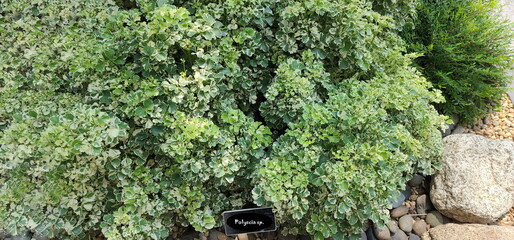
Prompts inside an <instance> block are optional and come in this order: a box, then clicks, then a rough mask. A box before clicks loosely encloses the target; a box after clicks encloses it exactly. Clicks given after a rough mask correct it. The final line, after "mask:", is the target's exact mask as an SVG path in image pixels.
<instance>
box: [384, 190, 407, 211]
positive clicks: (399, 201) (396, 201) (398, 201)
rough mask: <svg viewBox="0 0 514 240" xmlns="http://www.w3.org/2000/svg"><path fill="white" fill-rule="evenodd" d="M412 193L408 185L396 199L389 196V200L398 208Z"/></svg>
mask: <svg viewBox="0 0 514 240" xmlns="http://www.w3.org/2000/svg"><path fill="white" fill-rule="evenodd" d="M410 195H411V190H410V187H409V186H406V188H405V190H403V191H402V192H401V193H400V196H399V197H398V198H396V199H392V198H389V201H390V202H391V203H392V204H393V208H397V207H399V206H401V205H402V203H403V202H404V201H405V199H407V198H408V197H409V196H410Z"/></svg>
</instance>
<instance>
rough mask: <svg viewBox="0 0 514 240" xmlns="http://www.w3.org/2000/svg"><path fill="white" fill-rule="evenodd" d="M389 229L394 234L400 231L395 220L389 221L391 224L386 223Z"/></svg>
mask: <svg viewBox="0 0 514 240" xmlns="http://www.w3.org/2000/svg"><path fill="white" fill-rule="evenodd" d="M386 226H387V228H389V231H391V232H392V233H395V232H396V231H398V223H397V222H396V221H394V220H389V222H387V223H386Z"/></svg>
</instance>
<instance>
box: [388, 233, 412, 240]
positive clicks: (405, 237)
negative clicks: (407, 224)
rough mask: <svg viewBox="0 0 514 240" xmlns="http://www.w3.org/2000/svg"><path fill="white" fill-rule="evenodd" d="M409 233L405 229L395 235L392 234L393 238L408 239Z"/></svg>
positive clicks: (397, 239)
mask: <svg viewBox="0 0 514 240" xmlns="http://www.w3.org/2000/svg"><path fill="white" fill-rule="evenodd" d="M408 239H409V238H408V237H407V234H405V233H404V232H403V231H397V232H395V233H394V234H393V235H391V240H408Z"/></svg>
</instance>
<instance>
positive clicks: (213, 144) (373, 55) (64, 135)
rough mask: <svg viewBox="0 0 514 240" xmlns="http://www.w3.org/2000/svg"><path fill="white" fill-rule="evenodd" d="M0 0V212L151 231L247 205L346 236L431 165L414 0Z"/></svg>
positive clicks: (123, 234)
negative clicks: (407, 30) (415, 63)
mask: <svg viewBox="0 0 514 240" xmlns="http://www.w3.org/2000/svg"><path fill="white" fill-rule="evenodd" d="M134 2H135V3H136V4H135V5H134V4H133V3H134ZM0 3H1V7H0V13H1V14H0V24H1V27H0V37H1V38H2V39H3V42H2V44H0V71H1V73H2V74H0V129H1V133H0V219H4V220H2V221H0V228H2V229H6V230H8V231H11V232H14V233H16V232H17V231H20V230H23V229H31V230H35V231H39V232H42V233H43V234H46V235H48V236H50V237H53V236H58V237H60V238H63V239H86V238H87V237H88V236H90V235H91V234H94V233H95V231H100V230H101V231H102V232H103V233H104V235H105V236H106V237H108V238H109V239H164V238H166V236H168V234H169V230H170V229H171V227H172V226H174V225H183V226H187V225H192V226H193V227H194V228H195V229H196V230H198V231H203V230H206V229H211V228H213V227H218V226H221V212H223V211H225V210H229V209H237V208H243V207H248V206H256V205H257V206H272V207H273V208H274V210H275V212H276V214H277V217H278V221H279V223H280V224H281V225H282V226H284V227H285V228H284V231H285V232H290V233H300V232H302V233H304V232H305V231H307V232H308V233H310V234H312V235H314V236H315V237H316V239H322V238H323V237H330V236H332V237H334V238H337V239H341V238H350V237H355V234H358V233H359V232H360V231H362V229H363V226H364V223H365V222H366V221H367V220H368V219H370V220H372V221H374V222H377V223H379V224H380V223H383V222H384V220H386V218H387V214H385V213H384V212H383V211H384V209H386V208H388V207H390V205H391V203H390V202H388V198H389V197H391V196H394V195H397V194H398V193H399V190H400V189H401V188H402V187H403V183H404V182H405V180H406V178H407V176H408V175H409V174H410V173H413V172H417V171H424V172H426V173H431V172H433V171H434V169H436V168H437V167H438V165H437V161H438V158H439V155H440V147H441V138H440V135H439V131H438V130H437V129H438V127H441V126H442V124H443V122H444V120H445V118H444V117H442V116H440V115H438V114H437V112H436V111H435V109H434V108H433V107H432V106H431V105H430V103H432V102H435V103H438V102H441V101H442V97H441V95H440V93H439V92H438V91H431V90H429V89H430V88H431V85H430V84H429V83H427V82H426V80H425V79H424V78H423V77H421V76H420V74H419V72H417V71H416V70H415V69H414V68H413V67H410V64H411V63H412V58H413V56H411V55H404V54H403V53H402V52H404V51H405V48H404V44H403V42H402V40H401V39H400V37H399V36H398V35H397V32H398V31H399V30H400V29H402V27H404V26H406V25H405V24H406V23H405V24H403V23H398V24H397V23H396V22H395V19H398V18H400V16H401V14H402V12H401V11H399V10H398V9H396V8H401V9H412V7H411V6H414V5H413V4H414V2H413V1H391V3H390V4H392V5H387V4H386V3H385V2H382V3H381V2H380V1H365V0H347V1H329V0H322V1H319V0H308V1H274V0H259V1H254V0H252V1H246V0H243V1H241V0H229V1H203V0H202V1H200V0H197V1H166V0H162V1H149V0H138V1H100V0H84V1H71V0H69V1H68V0H67V1H62V0H40V1H27V0H24V1H9V0H0ZM409 11H410V10H409ZM405 14H412V12H409V13H405Z"/></svg>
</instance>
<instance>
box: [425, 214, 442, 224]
mask: <svg viewBox="0 0 514 240" xmlns="http://www.w3.org/2000/svg"><path fill="white" fill-rule="evenodd" d="M425 221H426V223H428V224H430V227H437V226H439V225H442V224H444V219H443V215H441V213H439V212H438V211H432V212H430V213H429V214H427V217H426V218H425Z"/></svg>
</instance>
